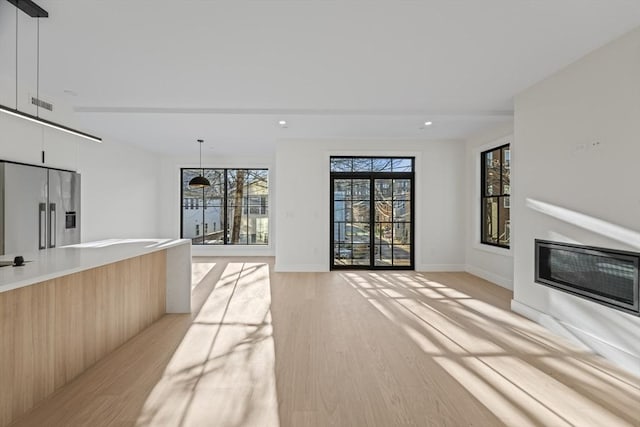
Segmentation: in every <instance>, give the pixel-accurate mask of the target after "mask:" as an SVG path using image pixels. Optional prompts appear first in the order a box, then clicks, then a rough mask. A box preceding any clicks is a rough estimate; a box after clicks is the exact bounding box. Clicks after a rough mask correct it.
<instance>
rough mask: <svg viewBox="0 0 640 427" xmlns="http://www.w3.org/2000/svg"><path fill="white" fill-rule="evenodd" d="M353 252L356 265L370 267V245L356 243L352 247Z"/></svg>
mask: <svg viewBox="0 0 640 427" xmlns="http://www.w3.org/2000/svg"><path fill="white" fill-rule="evenodd" d="M351 252H352V256H353V264H354V265H368V264H369V244H367V243H354V244H353V245H352V246H351Z"/></svg>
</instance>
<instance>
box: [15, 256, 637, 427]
mask: <svg viewBox="0 0 640 427" xmlns="http://www.w3.org/2000/svg"><path fill="white" fill-rule="evenodd" d="M272 263H273V259H272V258H243V259H239V258H238V259H234V258H196V259H195V263H194V282H195V288H194V306H195V307H196V308H197V313H194V315H193V318H191V317H190V316H185V315H167V316H164V317H163V318H162V319H161V320H160V321H158V322H156V323H155V324H153V325H152V326H151V327H149V328H147V329H146V330H145V331H143V332H142V334H140V335H139V336H137V337H135V338H134V339H132V340H130V341H129V342H127V343H126V344H125V345H123V346H122V347H120V348H119V349H118V350H116V351H115V352H114V353H113V354H112V355H110V356H108V357H107V358H106V359H105V360H103V361H101V362H99V363H98V364H97V365H95V366H94V367H93V368H91V369H90V370H89V371H87V372H86V373H85V374H83V375H81V376H80V377H79V378H77V379H76V380H75V381H73V382H72V383H71V384H69V385H67V386H66V387H64V388H63V389H61V390H60V391H59V392H57V393H56V394H55V395H54V396H53V397H52V398H50V399H48V400H46V401H45V402H44V403H43V404H42V405H40V406H39V407H38V408H36V409H35V410H34V411H32V412H31V413H29V414H27V416H25V417H23V418H22V419H20V420H19V422H18V423H16V424H15V426H129V425H132V426H133V425H137V426H197V427H200V426H261V427H262V426H265V427H267V426H295V427H298V426H384V427H390V426H403V425H413V426H500V425H509V426H518V427H520V426H607V427H610V426H627V425H635V426H640V409H639V408H640V405H639V402H640V379H638V378H636V377H632V376H631V375H629V374H628V373H625V372H623V371H621V370H619V369H616V368H614V367H612V366H611V364H609V363H607V362H606V361H604V360H603V359H601V358H599V357H597V356H594V355H592V354H587V353H584V352H582V351H580V350H579V349H577V348H576V347H573V346H572V345H570V344H568V343H567V342H565V341H564V340H563V339H561V338H558V337H556V336H554V335H552V334H551V333H549V332H547V331H546V330H544V329H543V328H542V327H540V326H539V325H537V324H534V323H532V322H530V321H528V320H526V319H524V318H522V317H520V316H518V315H516V314H514V313H512V312H511V311H510V310H509V302H510V299H511V293H510V292H509V291H507V290H504V289H502V288H499V287H497V286H495V285H492V284H490V283H488V282H486V281H484V280H481V279H479V278H477V277H474V276H471V275H469V274H466V273H416V272H405V271H403V272H330V273H274V272H273V271H272Z"/></svg>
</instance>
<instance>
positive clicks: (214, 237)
mask: <svg viewBox="0 0 640 427" xmlns="http://www.w3.org/2000/svg"><path fill="white" fill-rule="evenodd" d="M222 210H223V207H222V206H207V207H205V209H204V226H203V230H202V231H203V234H204V243H205V244H211V245H221V244H223V243H224V227H223V221H224V215H223V214H222Z"/></svg>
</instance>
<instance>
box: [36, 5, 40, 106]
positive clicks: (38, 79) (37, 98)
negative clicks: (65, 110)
mask: <svg viewBox="0 0 640 427" xmlns="http://www.w3.org/2000/svg"><path fill="white" fill-rule="evenodd" d="M37 22H38V44H37V48H36V57H37V62H36V117H40V17H39V16H38V21H37Z"/></svg>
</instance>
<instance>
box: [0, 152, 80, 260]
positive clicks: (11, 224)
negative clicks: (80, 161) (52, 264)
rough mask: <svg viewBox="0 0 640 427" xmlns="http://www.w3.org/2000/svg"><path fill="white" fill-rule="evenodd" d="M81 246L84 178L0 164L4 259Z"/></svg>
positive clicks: (0, 247) (0, 226) (0, 235)
mask: <svg viewBox="0 0 640 427" xmlns="http://www.w3.org/2000/svg"><path fill="white" fill-rule="evenodd" d="M74 243H80V174H77V173H74V172H69V171H62V170H57V169H47V168H41V167H37V166H29V165H23V164H16V163H8V162H0V255H21V254H22V253H28V252H36V251H38V250H40V249H48V248H55V247H58V246H64V245H71V244H74Z"/></svg>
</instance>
